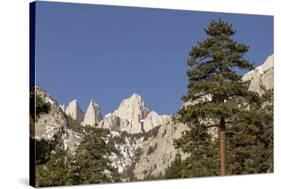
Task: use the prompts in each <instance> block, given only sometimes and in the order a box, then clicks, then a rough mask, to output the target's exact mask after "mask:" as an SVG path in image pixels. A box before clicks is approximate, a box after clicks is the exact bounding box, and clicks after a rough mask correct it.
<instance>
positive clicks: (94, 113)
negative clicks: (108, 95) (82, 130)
mask: <svg viewBox="0 0 281 189" xmlns="http://www.w3.org/2000/svg"><path fill="white" fill-rule="evenodd" d="M102 119H103V116H102V114H101V111H100V108H99V105H98V104H97V103H95V102H94V101H93V100H91V101H90V104H89V106H88V108H87V111H86V113H85V116H84V121H83V122H82V125H90V126H97V125H98V124H99V122H100V121H101V120H102Z"/></svg>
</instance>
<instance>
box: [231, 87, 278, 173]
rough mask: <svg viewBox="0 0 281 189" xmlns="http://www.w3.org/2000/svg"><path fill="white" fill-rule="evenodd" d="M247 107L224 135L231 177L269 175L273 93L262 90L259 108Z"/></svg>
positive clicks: (271, 166)
mask: <svg viewBox="0 0 281 189" xmlns="http://www.w3.org/2000/svg"><path fill="white" fill-rule="evenodd" d="M250 108H251V110H250V111H246V112H243V115H240V121H239V122H236V123H233V125H232V127H231V128H230V129H229V131H228V132H227V133H226V136H227V139H228V146H229V148H230V149H231V151H230V152H229V153H231V158H230V160H229V161H231V163H230V165H229V170H230V172H231V174H249V173H268V172H273V92H272V91H266V93H265V94H264V95H263V96H261V98H260V103H259V106H258V107H254V106H252V107H250ZM241 120H243V121H241Z"/></svg>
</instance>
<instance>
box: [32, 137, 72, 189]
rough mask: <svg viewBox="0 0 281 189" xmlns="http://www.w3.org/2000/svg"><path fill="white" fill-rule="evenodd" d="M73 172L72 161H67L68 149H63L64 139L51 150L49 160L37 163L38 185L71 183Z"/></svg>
mask: <svg viewBox="0 0 281 189" xmlns="http://www.w3.org/2000/svg"><path fill="white" fill-rule="evenodd" d="M72 178H73V175H72V172H71V165H70V162H68V161H67V151H66V150H64V149H63V143H62V141H59V142H58V143H57V145H56V148H55V149H54V150H52V151H51V155H50V158H49V160H48V161H47V162H46V163H44V164H37V165H36V186H37V187H46V186H62V185H71V184H72V183H73V182H72Z"/></svg>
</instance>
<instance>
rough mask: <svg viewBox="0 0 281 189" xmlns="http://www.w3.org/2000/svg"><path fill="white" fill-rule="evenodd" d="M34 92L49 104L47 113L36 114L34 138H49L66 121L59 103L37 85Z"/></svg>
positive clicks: (65, 123)
mask: <svg viewBox="0 0 281 189" xmlns="http://www.w3.org/2000/svg"><path fill="white" fill-rule="evenodd" d="M35 94H36V95H37V96H39V97H41V98H42V99H43V101H44V102H45V103H49V104H50V105H51V108H50V112H49V113H43V114H41V115H36V120H37V121H36V122H35V126H34V127H35V128H34V130H35V136H34V137H35V139H37V140H41V139H45V140H50V139H52V138H53V136H54V135H55V134H56V133H57V132H58V131H60V130H61V129H65V128H66V127H67V122H66V119H65V116H64V113H63V111H62V109H61V108H60V106H59V104H58V103H57V102H56V101H55V100H54V99H53V98H52V97H51V96H50V95H49V94H48V93H47V92H46V91H45V90H44V89H43V88H41V87H40V86H39V85H36V86H35Z"/></svg>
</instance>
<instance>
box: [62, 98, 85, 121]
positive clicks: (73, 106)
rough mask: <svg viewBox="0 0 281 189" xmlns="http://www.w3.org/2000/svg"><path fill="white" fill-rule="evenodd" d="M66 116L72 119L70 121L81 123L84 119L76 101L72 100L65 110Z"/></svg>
mask: <svg viewBox="0 0 281 189" xmlns="http://www.w3.org/2000/svg"><path fill="white" fill-rule="evenodd" d="M65 113H66V115H69V116H70V117H72V119H74V120H77V121H78V122H82V121H83V119H84V112H83V111H82V109H81V108H80V106H79V104H78V101H77V100H76V99H74V100H72V101H71V102H70V103H69V104H68V105H67V107H66V109H65Z"/></svg>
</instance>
